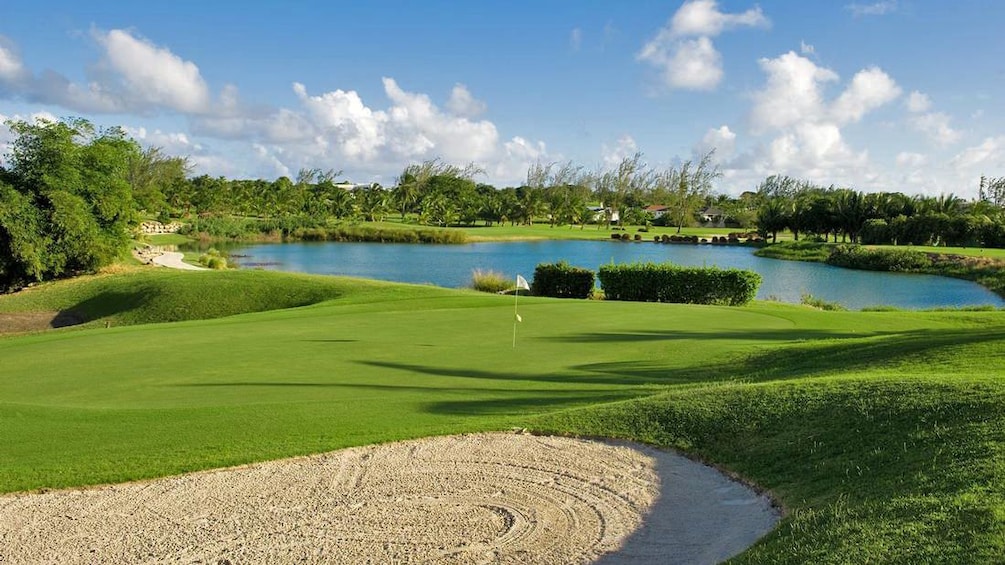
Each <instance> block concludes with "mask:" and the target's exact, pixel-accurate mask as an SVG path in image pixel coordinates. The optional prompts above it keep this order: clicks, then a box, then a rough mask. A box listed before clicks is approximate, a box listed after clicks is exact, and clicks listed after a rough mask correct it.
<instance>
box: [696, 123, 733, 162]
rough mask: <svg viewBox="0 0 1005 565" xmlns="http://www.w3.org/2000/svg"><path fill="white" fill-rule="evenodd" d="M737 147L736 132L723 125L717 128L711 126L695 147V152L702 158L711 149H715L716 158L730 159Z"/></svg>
mask: <svg viewBox="0 0 1005 565" xmlns="http://www.w3.org/2000/svg"><path fill="white" fill-rule="evenodd" d="M735 149H736V133H735V132H733V131H732V130H731V129H729V126H726V125H723V126H719V127H717V128H710V129H709V130H708V131H707V132H705V135H704V137H702V138H701V141H700V142H698V144H697V145H696V146H695V147H694V150H693V153H694V155H695V156H696V157H697V158H699V159H700V158H701V156H702V155H705V154H706V153H708V152H709V151H713V150H714V151H715V157H716V160H719V161H721V160H724V159H728V158H729V157H730V156H732V155H733V151H734V150H735Z"/></svg>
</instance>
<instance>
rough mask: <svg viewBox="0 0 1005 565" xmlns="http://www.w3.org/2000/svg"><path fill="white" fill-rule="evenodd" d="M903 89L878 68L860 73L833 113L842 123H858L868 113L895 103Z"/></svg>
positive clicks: (856, 75) (853, 79) (835, 104)
mask: <svg viewBox="0 0 1005 565" xmlns="http://www.w3.org/2000/svg"><path fill="white" fill-rule="evenodd" d="M900 93H901V89H900V87H899V86H897V83H896V82H894V80H893V79H892V78H890V75H888V74H886V73H885V72H883V71H882V70H881V69H879V68H878V67H870V68H868V69H865V70H862V71H859V72H858V73H856V74H855V76H854V77H853V78H852V80H851V85H849V86H848V88H847V89H846V90H845V91H844V92H842V93H841V95H840V96H839V97H838V99H837V100H836V101H835V102H834V107H833V109H832V112H833V113H834V117H835V118H836V119H837V121H838V122H840V123H847V122H857V121H859V120H861V119H862V116H864V115H865V114H866V113H868V112H870V111H872V110H874V109H876V108H879V107H880V106H883V105H884V104H886V103H888V102H891V101H893V100H894V99H896V98H897V97H898V96H900Z"/></svg>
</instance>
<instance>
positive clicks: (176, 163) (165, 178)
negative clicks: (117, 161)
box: [127, 147, 190, 214]
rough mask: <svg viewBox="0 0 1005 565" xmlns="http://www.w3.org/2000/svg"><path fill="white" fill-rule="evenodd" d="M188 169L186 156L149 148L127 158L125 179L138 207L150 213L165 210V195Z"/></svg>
mask: <svg viewBox="0 0 1005 565" xmlns="http://www.w3.org/2000/svg"><path fill="white" fill-rule="evenodd" d="M189 170H190V167H189V163H188V159H186V158H183V157H171V156H168V155H165V154H164V153H163V152H162V151H161V150H160V148H158V147H150V148H147V149H145V150H143V151H141V152H138V153H136V154H135V155H133V156H132V157H131V158H130V160H129V169H128V173H127V181H128V182H129V185H130V186H131V187H132V190H133V200H134V202H135V203H136V208H137V210H146V211H147V212H149V213H151V214H159V213H160V212H166V211H168V207H169V206H168V194H171V192H172V190H173V189H174V188H175V187H176V186H178V185H179V184H181V183H184V182H185V177H186V176H187V175H188V173H189Z"/></svg>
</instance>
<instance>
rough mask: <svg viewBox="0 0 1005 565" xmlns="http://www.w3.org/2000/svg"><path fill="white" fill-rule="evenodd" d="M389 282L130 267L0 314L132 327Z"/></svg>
mask: <svg viewBox="0 0 1005 565" xmlns="http://www.w3.org/2000/svg"><path fill="white" fill-rule="evenodd" d="M406 288H407V287H397V288H395V289H392V288H391V285H389V284H388V283H383V282H379V281H364V280H359V279H347V278H342V279H336V278H332V277H325V276H318V275H300V274H283V273H275V272H267V271H254V270H247V271H222V272H210V271H200V272H188V271H176V270H173V269H159V268H135V269H127V270H125V272H119V273H115V274H104V275H95V276H85V277H78V278H75V279H69V280H63V281H56V282H52V283H46V284H42V285H39V286H36V287H33V288H31V289H28V290H26V291H22V292H19V293H17V294H13V295H8V296H0V312H18V311H22V312H31V311H47V312H52V311H67V310H69V311H72V312H74V313H77V314H78V315H79V316H80V317H81V318H82V319H84V320H87V321H88V322H90V325H102V326H103V325H106V323H107V324H108V325H114V326H118V325H132V324H144V323H151V322H177V321H183V320H202V319H210V318H220V317H224V316H230V315H233V314H240V313H245V312H258V311H265V310H279V309H283V308H293V307H297V306H305V305H308V304H315V303H317V302H321V301H324V300H330V299H333V298H342V297H346V295H349V296H354V297H355V296H358V295H363V294H366V293H367V292H375V291H382V292H390V293H401V292H406V291H405V290H404V289H406Z"/></svg>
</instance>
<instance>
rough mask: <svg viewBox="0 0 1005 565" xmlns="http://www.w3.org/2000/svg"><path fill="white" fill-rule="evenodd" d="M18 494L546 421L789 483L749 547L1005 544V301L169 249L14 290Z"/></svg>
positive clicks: (808, 553)
mask: <svg viewBox="0 0 1005 565" xmlns="http://www.w3.org/2000/svg"><path fill="white" fill-rule="evenodd" d="M66 311H73V312H74V313H76V315H77V316H78V317H79V318H80V319H81V320H82V321H83V322H84V323H83V324H80V325H79V326H76V327H71V328H62V329H55V330H44V331H34V332H26V333H18V334H8V335H4V336H0V359H2V360H3V361H2V364H0V430H2V435H3V437H2V441H0V445H2V447H0V491H2V492H5V493H20V492H44V491H49V490H52V489H64V488H68V487H83V486H89V485H101V484H112V483H123V482H127V481H136V480H143V479H152V478H157V477H165V476H173V475H178V474H181V473H186V472H190V471H199V470H205V469H216V468H221V467H229V466H234V465H241V464H247V463H253V462H262V461H269V460H277V459H281V458H287V457H292V456H300V455H307V454H313V453H322V452H329V451H333V450H338V449H342V448H347V447H353V446H365V445H371V444H383V443H386V442H392V441H397V440H408V439H415V438H423V437H428V436H443V435H449V434H459V433H470V432H487V431H502V430H510V429H512V428H521V429H527V430H529V431H530V432H533V433H536V434H547V435H566V436H578V437H598V438H614V439H624V440H633V441H637V442H642V443H646V444H650V445H652V446H656V447H662V448H672V449H676V450H679V451H680V452H682V453H683V454H686V455H687V456H689V457H691V458H694V459H697V460H700V461H703V462H706V463H708V464H711V465H713V466H715V467H718V468H720V469H722V470H724V471H726V472H728V473H730V474H732V475H734V476H736V477H739V478H742V479H743V480H744V481H746V482H748V483H749V484H752V485H755V486H756V488H758V489H763V490H764V491H766V492H767V493H769V494H770V495H771V496H772V497H773V499H774V500H775V502H776V504H777V505H779V506H780V507H781V509H782V511H783V512H784V518H783V519H782V521H781V522H780V525H779V526H778V527H777V528H776V529H775V530H774V531H773V532H772V533H770V534H769V535H768V536H766V537H765V538H763V539H762V540H761V541H760V542H758V543H757V544H756V545H754V546H753V547H752V548H751V549H749V550H748V551H746V552H745V553H743V554H742V555H740V556H738V557H737V558H736V562H739V563H747V562H750V563H769V562H770V563H776V562H793V563H804V562H820V563H846V562H847V563H850V562H868V561H881V562H901V563H919V562H996V561H1000V560H1001V559H1002V555H1005V385H1003V383H1002V380H1001V375H1002V374H1003V371H1005V347H1003V343H1002V342H1003V335H1005V334H1003V329H1005V319H1003V318H1002V316H1001V313H1000V312H996V311H990V312H964V311H947V312H904V311H897V312H828V311H820V310H816V309H813V308H809V307H805V306H797V305H788V304H780V303H772V302H755V303H753V304H752V305H749V306H745V307H722V306H693V305H673V304H656V303H629V302H613V301H602V300H559V299H548V298H537V297H520V299H519V314H520V317H521V318H522V320H523V321H522V322H521V323H519V324H518V326H517V328H516V332H517V333H516V340H515V346H514V342H513V332H514V300H513V297H512V296H500V295H492V294H484V293H477V292H474V291H469V290H451V289H443V288H437V287H432V286H419V285H405V284H396V283H385V282H378V281H369V280H362V279H350V278H339V277H323V276H310V275H296V274H289V273H277V272H268V271H251V270H249V271H200V272H185V271H174V270H168V269H157V268H152V267H142V268H141V267H136V268H123V269H119V270H117V272H114V273H111V274H102V275H97V276H88V277H80V278H76V279H70V280H66V281H59V282H53V283H46V284H41V285H37V286H35V287H32V288H30V289H27V290H25V291H22V292H19V293H15V294H12V295H7V296H2V297H0V318H2V317H3V316H4V315H7V316H9V315H12V314H14V313H20V314H24V313H32V312H34V313H39V314H44V313H57V312H66Z"/></svg>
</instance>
